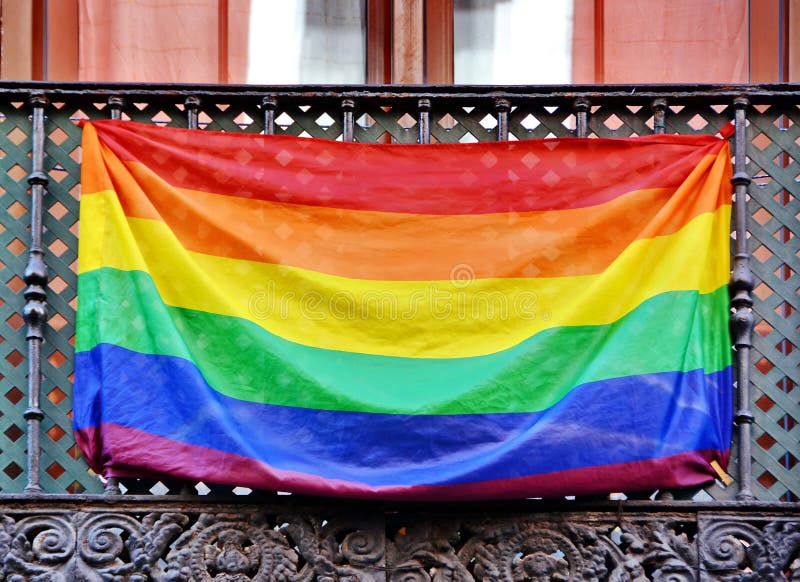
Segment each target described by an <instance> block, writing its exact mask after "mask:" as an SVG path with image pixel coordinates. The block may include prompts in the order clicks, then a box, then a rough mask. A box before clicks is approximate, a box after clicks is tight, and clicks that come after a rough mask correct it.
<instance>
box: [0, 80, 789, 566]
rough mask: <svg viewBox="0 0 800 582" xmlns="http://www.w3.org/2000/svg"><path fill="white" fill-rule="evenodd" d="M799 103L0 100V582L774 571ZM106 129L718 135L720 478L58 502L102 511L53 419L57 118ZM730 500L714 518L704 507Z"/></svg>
mask: <svg viewBox="0 0 800 582" xmlns="http://www.w3.org/2000/svg"><path fill="white" fill-rule="evenodd" d="M799 104H800V87H797V86H790V85H781V86H736V87H711V86H706V87H685V86H640V87H633V86H625V87H616V86H602V87H499V88H498V87H456V88H454V87H396V86H395V87H346V88H341V87H286V88H281V89H277V90H276V89H275V88H256V87H217V86H191V87H190V86H136V85H107V86H106V85H103V86H100V85H85V84H82V85H81V84H61V85H55V84H36V83H5V84H0V282H2V285H0V357H2V360H0V363H2V366H0V491H2V493H3V494H4V497H0V509H1V511H0V514H1V515H0V579H5V578H4V577H7V579H9V580H16V579H19V580H23V579H24V580H28V579H36V578H35V577H36V576H47V575H49V573H53V572H58V573H59V575H62V576H65V578H64V579H81V578H80V576H84V575H85V576H90V574H89V572H94V573H95V574H103V575H104V576H106V578H108V579H112V578H111V577H112V576H118V578H114V579H120V580H145V579H148V577H150V578H152V579H165V580H166V579H169V580H191V579H212V578H214V577H215V576H218V578H216V579H220V580H234V579H235V580H239V579H242V580H247V579H252V580H284V579H302V580H312V579H320V580H337V579H354V580H355V579H359V580H388V579H392V580H431V579H434V580H451V579H452V580H472V579H477V580H511V579H513V580H524V579H537V580H538V579H542V580H544V579H575V578H577V579H598V580H605V579H615V580H616V579H618V580H643V579H659V577H662V578H663V577H665V576H668V575H669V576H673V577H674V579H687V580H691V579H718V578H722V577H724V576H735V578H732V579H737V580H772V579H775V580H777V579H783V578H781V577H780V576H784V575H786V576H790V575H797V572H798V569H800V565H798V564H800V562H797V561H796V558H797V553H798V544H797V543H796V541H795V542H792V541H791V540H795V539H796V537H797V535H798V532H800V523H798V521H800V520H798V506H797V504H795V503H784V504H774V503H773V504H765V503H764V502H776V501H779V500H780V501H790V502H791V501H796V500H797V496H798V495H800V466H798V458H797V457H798V455H800V446H798V442H800V427H798V423H800V404H799V403H798V395H800V389H798V388H797V384H798V382H800V367H799V366H800V355H798V354H800V350H799V349H798V346H800V344H799V343H798V337H799V336H800V331H799V330H800V313H799V312H798V309H800V299H799V298H798V288H799V287H800V274H799V273H800V244H799V243H798V241H800V229H799V228H798V225H799V224H800V221H798V217H799V216H800V202H799V201H798V200H799V199H800V183H799V182H798V180H800V105H799ZM109 117H114V118H123V119H133V120H137V121H142V122H148V123H157V124H162V125H171V126H178V127H189V128H198V130H223V131H237V132H266V133H276V134H278V133H280V134H289V135H298V136H314V137H321V138H327V139H344V140H351V139H354V140H357V141H364V142H375V141H398V142H404V143H414V142H428V141H439V142H459V141H461V142H464V141H490V140H497V139H529V138H540V137H548V136H558V137H561V136H570V135H575V136H578V137H586V138H591V137H593V136H601V137H616V136H631V135H644V134H648V133H653V132H656V133H660V132H666V133H694V132H705V133H716V132H717V131H719V129H720V128H722V127H723V126H724V125H726V124H727V123H729V122H731V121H733V120H736V122H737V133H736V135H735V138H734V152H735V174H734V180H733V182H734V190H735V196H736V199H737V204H738V208H737V211H736V215H735V216H736V224H735V229H734V232H733V234H732V252H733V257H734V272H733V276H732V285H731V290H732V325H733V337H734V342H735V344H736V348H737V351H736V359H737V361H738V362H739V363H740V365H739V368H740V370H739V374H738V377H739V379H740V383H739V384H740V385H739V387H738V391H739V395H740V396H741V399H740V401H739V404H738V407H737V413H736V419H737V431H738V434H739V437H740V440H739V441H738V442H739V445H740V447H739V451H741V452H742V454H741V455H739V456H738V461H737V462H736V463H733V464H732V466H731V468H730V469H729V470H730V471H731V473H732V474H733V476H734V477H735V478H736V480H737V482H736V483H734V484H733V485H732V486H728V487H724V486H723V485H722V484H721V483H717V484H714V485H712V486H710V487H708V488H706V489H705V490H704V491H700V492H697V491H690V492H666V493H667V494H666V495H664V492H662V495H661V497H662V498H666V499H669V498H670V497H672V496H675V497H678V498H680V497H681V496H684V497H687V496H688V497H694V498H695V499H696V501H695V502H693V503H682V502H675V501H661V502H653V501H630V500H628V501H625V502H622V501H618V502H609V501H597V500H595V501H592V502H591V503H593V505H587V504H586V502H582V501H581V500H578V501H569V502H568V501H564V500H562V501H560V502H539V503H538V504H535V505H530V503H532V502H529V503H521V504H514V505H509V504H499V505H498V504H495V505H491V506H475V505H460V506H456V507H447V508H441V507H437V508H435V509H434V508H432V507H430V506H414V507H409V506H399V507H398V506H391V507H390V506H385V505H380V504H373V505H370V506H365V505H352V504H348V503H345V502H337V503H317V502H314V501H313V500H312V501H308V500H301V499H297V498H292V497H288V498H281V497H276V496H274V495H266V494H263V493H260V492H254V493H253V494H252V495H249V496H248V497H246V498H239V499H240V502H235V501H233V500H232V499H230V498H228V499H227V501H225V503H226V504H227V505H224V506H221V505H211V504H209V503H210V502H211V500H209V502H203V501H202V499H203V498H199V497H195V498H189V497H186V496H175V497H153V496H149V497H135V496H132V494H142V493H156V494H158V493H184V494H185V493H188V492H191V493H194V492H195V491H199V492H200V493H206V492H211V493H214V494H230V493H232V492H235V493H246V491H243V490H236V491H233V490H232V488H230V487H227V488H225V487H219V486H214V485H210V484H187V483H165V482H155V481H152V480H150V481H148V480H144V479H142V480H127V481H125V482H123V483H122V484H121V485H122V489H123V491H127V495H124V496H121V497H117V496H105V497H91V496H88V497H87V496H86V495H81V494H94V493H98V494H99V493H102V492H103V484H102V483H101V481H100V479H99V478H98V477H97V476H96V475H93V474H92V473H91V471H89V470H88V468H87V466H86V464H85V463H84V462H83V460H82V459H81V458H80V454H79V453H78V450H77V447H76V446H75V441H74V438H73V436H72V428H71V419H70V414H71V385H72V384H71V380H72V362H73V352H74V350H73V345H74V334H75V308H76V301H77V298H76V274H75V272H76V261H77V238H78V227H79V225H78V198H79V196H80V156H81V152H80V135H81V130H80V128H79V126H78V123H79V121H80V120H81V119H103V118H109ZM745 200H746V203H745V204H743V203H742V202H743V201H745ZM751 255H752V256H751ZM751 306H752V308H751ZM751 329H752V330H754V332H753V333H752V334H751ZM40 371H41V374H40V373H39V372H40ZM748 376H749V381H748ZM115 485H116V484H115V483H113V482H112V483H111V487H110V488H109V489H110V490H111V491H112V492H113V491H114V486H115ZM39 492H44V493H48V494H62V495H50V496H41V495H35V494H38V493H39ZM67 493H69V494H72V495H70V496H66V497H65V496H63V494H67ZM265 495H266V496H265ZM737 495H738V500H739V501H738V502H736V503H734V502H730V503H729V502H725V500H731V499H734V498H737ZM752 497H755V498H756V499H758V500H760V502H759V501H750V499H751V498H752ZM216 499H217V500H218V499H219V498H216ZM293 499H294V500H293ZM697 500H699V501H697ZM265 501H266V505H264V504H261V503H263V502H265ZM216 502H217V501H215V503H216ZM304 504H305V505H304ZM26 544H27V545H26ZM793 544H794V545H793ZM226 552H228V553H226ZM793 560H794V562H793ZM793 563H794V565H793ZM748 572H749V573H748ZM95 574H91V575H95ZM238 575H241V576H244V577H242V578H236V576H238ZM13 576H18V577H19V578H14V577H13ZM70 576H72V577H70ZM76 576H77V577H76ZM137 576H138V578H137ZM281 576H283V577H281ZM348 576H349V578H348ZM437 576H438V577H437ZM448 576H449V577H448ZM537 576H538V577H537ZM559 576H560V577H559ZM748 576H749V577H748ZM770 576H772V577H770ZM42 579H45V578H42ZM47 579H49V578H47Z"/></svg>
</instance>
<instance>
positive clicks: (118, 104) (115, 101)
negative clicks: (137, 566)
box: [103, 97, 125, 495]
mask: <svg viewBox="0 0 800 582" xmlns="http://www.w3.org/2000/svg"><path fill="white" fill-rule="evenodd" d="M124 106H125V100H124V99H122V97H109V98H108V110H109V115H110V117H111V119H122V108H123V107H124ZM103 492H104V493H105V494H106V495H121V494H122V491H121V490H120V488H119V479H117V478H116V477H108V478H107V479H106V483H105V486H104V489H103Z"/></svg>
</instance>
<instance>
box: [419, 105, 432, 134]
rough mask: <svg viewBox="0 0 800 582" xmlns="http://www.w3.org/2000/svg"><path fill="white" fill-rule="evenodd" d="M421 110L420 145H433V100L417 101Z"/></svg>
mask: <svg viewBox="0 0 800 582" xmlns="http://www.w3.org/2000/svg"><path fill="white" fill-rule="evenodd" d="M417 108H418V109H419V143H431V100H430V99H420V100H419V101H417Z"/></svg>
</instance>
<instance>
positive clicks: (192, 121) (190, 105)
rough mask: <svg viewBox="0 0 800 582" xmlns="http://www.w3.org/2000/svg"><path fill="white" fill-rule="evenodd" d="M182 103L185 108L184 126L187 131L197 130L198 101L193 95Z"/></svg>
mask: <svg viewBox="0 0 800 582" xmlns="http://www.w3.org/2000/svg"><path fill="white" fill-rule="evenodd" d="M184 103H185V106H186V125H187V127H188V128H189V129H197V128H198V127H199V124H198V112H199V110H200V99H199V98H197V97H195V96H194V95H189V96H188V97H187V98H186V101H185V102H184Z"/></svg>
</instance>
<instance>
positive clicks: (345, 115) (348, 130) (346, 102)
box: [342, 99, 356, 141]
mask: <svg viewBox="0 0 800 582" xmlns="http://www.w3.org/2000/svg"><path fill="white" fill-rule="evenodd" d="M355 108H356V102H355V101H353V100H352V99H342V140H344V141H355V138H354V137H353V132H354V127H353V125H354V122H353V111H354V110H355Z"/></svg>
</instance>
